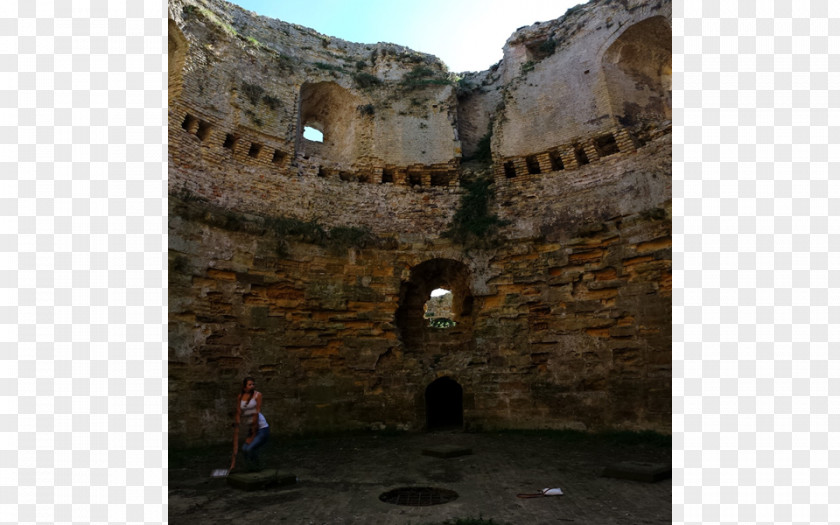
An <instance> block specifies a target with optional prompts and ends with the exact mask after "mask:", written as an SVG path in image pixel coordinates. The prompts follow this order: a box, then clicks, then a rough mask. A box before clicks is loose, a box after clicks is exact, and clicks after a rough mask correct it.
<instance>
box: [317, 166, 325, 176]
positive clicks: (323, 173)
mask: <svg viewBox="0 0 840 525" xmlns="http://www.w3.org/2000/svg"><path fill="white" fill-rule="evenodd" d="M318 176H319V177H326V176H327V172H325V171H324V167H323V166H318Z"/></svg>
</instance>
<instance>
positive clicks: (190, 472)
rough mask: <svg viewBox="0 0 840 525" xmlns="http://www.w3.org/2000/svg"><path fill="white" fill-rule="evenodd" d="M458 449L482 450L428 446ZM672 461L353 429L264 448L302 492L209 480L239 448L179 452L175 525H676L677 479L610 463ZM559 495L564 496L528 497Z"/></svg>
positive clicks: (503, 440)
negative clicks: (386, 497) (448, 494)
mask: <svg viewBox="0 0 840 525" xmlns="http://www.w3.org/2000/svg"><path fill="white" fill-rule="evenodd" d="M444 446H456V447H463V448H468V449H470V450H472V452H473V453H472V454H469V455H462V456H457V457H451V458H439V457H433V456H429V455H425V454H423V453H422V451H423V450H426V449H429V448H434V447H444ZM624 461H641V462H651V463H662V464H666V465H668V466H670V464H671V440H670V437H669V436H662V435H658V434H653V433H626V432H625V433H610V434H597V435H591V434H585V433H582V432H572V431H509V432H498V433H461V432H435V433H424V434H387V435H386V434H350V435H330V436H315V437H306V438H302V437H297V438H284V437H276V436H272V438H271V441H270V442H269V444H268V445H267V446H266V448H265V452H264V454H263V463H264V465H265V466H266V467H267V468H276V469H279V470H280V471H282V472H290V473H294V474H296V475H297V476H298V478H299V481H298V483H296V484H294V485H288V486H281V487H273V488H266V489H263V490H259V491H253V492H246V491H241V490H237V489H234V488H231V487H229V486H228V485H227V483H226V481H225V479H223V478H221V479H216V478H211V477H210V472H211V471H212V470H213V469H218V468H226V467H227V466H229V463H230V445H220V446H212V447H203V448H195V449H189V450H171V451H169V506H168V509H169V521H170V522H171V523H178V522H181V523H183V522H185V520H191V521H192V520H195V522H196V523H198V522H200V523H202V525H205V524H215V523H218V524H221V523H230V522H232V521H236V520H240V519H244V520H250V521H252V522H255V523H289V524H349V523H358V524H377V523H381V524H387V525H390V524H414V525H426V524H443V523H447V524H459V525H461V524H462V525H468V524H478V523H482V524H490V523H492V524H497V525H502V524H511V525H518V524H529V525H531V524H549V523H551V524H554V523H565V522H577V523H598V524H619V523H621V524H626V523H638V524H653V523H671V521H672V520H671V480H670V479H666V480H663V481H659V482H656V483H644V482H640V481H631V480H625V479H615V478H608V477H603V476H602V473H603V470H604V468H605V467H606V466H608V465H611V464H614V463H619V462H624ZM400 487H432V488H440V489H447V490H453V491H455V492H457V493H458V497H457V499H455V500H454V501H450V502H448V503H444V504H440V505H431V506H404V505H394V504H389V503H384V502H382V501H380V500H379V496H380V495H381V494H382V493H384V492H387V491H390V490H393V489H395V488H400ZM543 488H560V489H562V490H563V493H564V495H562V496H552V497H540V498H530V499H523V498H518V497H517V494H520V493H531V494H533V493H537V492H539V491H540V490H541V489H543Z"/></svg>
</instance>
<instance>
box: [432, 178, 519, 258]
mask: <svg viewBox="0 0 840 525" xmlns="http://www.w3.org/2000/svg"><path fill="white" fill-rule="evenodd" d="M492 184H493V180H492V178H491V177H489V176H484V177H478V178H476V179H475V180H474V181H471V182H468V183H466V184H464V189H466V190H467V191H466V193H465V194H464V195H463V196H462V197H461V203H460V206H459V207H458V210H457V211H456V212H455V215H454V216H453V217H452V223H451V224H450V226H449V229H447V230H446V231H445V232H443V234H442V236H443V237H445V238H448V239H452V240H453V241H455V242H457V243H459V244H462V245H464V247H466V248H492V247H493V246H497V245H498V243H499V242H500V239H499V238H498V233H499V232H498V229H499V228H500V227H502V226H505V225H507V224H509V222H508V221H505V220H502V219H500V218H499V217H498V215H496V214H495V213H490V199H491V196H492V193H493V192H492V189H491V186H492Z"/></svg>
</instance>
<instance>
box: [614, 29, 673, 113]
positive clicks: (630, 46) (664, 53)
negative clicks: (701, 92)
mask: <svg viewBox="0 0 840 525" xmlns="http://www.w3.org/2000/svg"><path fill="white" fill-rule="evenodd" d="M601 68H602V73H603V79H604V82H605V84H606V90H607V93H608V96H609V103H610V108H611V113H612V115H613V116H614V117H615V118H616V119H617V120H618V122H619V123H620V124H622V125H624V126H631V127H633V126H638V125H643V124H645V123H649V122H661V121H663V120H669V119H670V118H671V26H670V24H669V23H668V20H667V19H666V18H665V17H663V16H654V17H651V18H646V19H644V20H642V21H641V22H637V23H635V24H633V25H632V26H630V27H628V28H627V29H626V30H624V31H623V32H622V33H621V34H620V35H619V36H618V37H617V38H616V39H615V40H614V41H613V42H612V43H611V44H610V45H609V47H608V48H607V50H606V51H605V52H604V55H603V57H602V59H601Z"/></svg>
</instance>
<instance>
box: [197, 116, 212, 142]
mask: <svg viewBox="0 0 840 525" xmlns="http://www.w3.org/2000/svg"><path fill="white" fill-rule="evenodd" d="M212 127H213V126H211V125H210V123H209V122H204V121H203V120H199V121H198V131H196V132H195V134H196V136H197V137H198V138H199V140H201V141H204V140H206V139H207V137H208V136H210V128H212Z"/></svg>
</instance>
